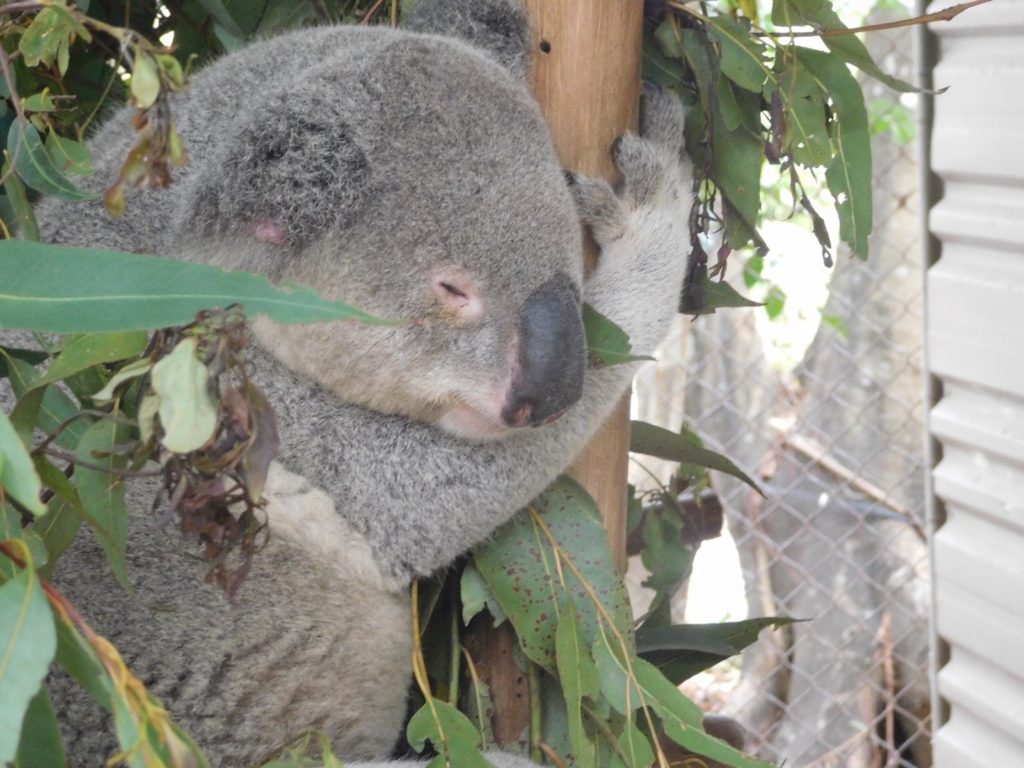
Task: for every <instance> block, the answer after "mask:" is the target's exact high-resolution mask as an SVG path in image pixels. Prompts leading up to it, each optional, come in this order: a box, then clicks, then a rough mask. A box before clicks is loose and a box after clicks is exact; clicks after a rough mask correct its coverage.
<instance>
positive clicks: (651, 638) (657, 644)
mask: <svg viewBox="0 0 1024 768" xmlns="http://www.w3.org/2000/svg"><path fill="white" fill-rule="evenodd" d="M793 621H795V620H794V619H789V618H784V617H767V618H757V619H747V620H744V621H731V622H721V623H718V624H681V625H675V626H670V627H665V626H662V627H648V626H646V625H645V626H643V627H641V628H640V629H639V630H637V636H636V647H637V654H638V655H639V656H641V657H642V658H644V659H646V660H647V661H649V662H651V663H652V664H654V665H655V666H656V667H657V668H658V669H660V670H661V672H662V674H664V675H665V676H666V677H667V678H668V679H669V680H671V681H672V682H673V683H676V684H677V685H678V684H679V683H681V682H683V681H684V680H687V679H689V678H691V677H693V676H694V675H696V674H697V673H698V672H702V671H704V670H705V669H708V668H709V667H713V666H714V665H715V664H718V663H719V662H720V661H724V660H725V659H728V658H730V657H732V656H735V655H736V654H738V653H740V652H741V651H743V650H744V649H745V648H746V647H747V646H749V645H751V644H752V643H754V642H755V641H756V640H757V637H758V635H759V634H760V632H761V630H763V629H765V628H766V627H782V626H785V625H787V624H790V623H792V622H793Z"/></svg>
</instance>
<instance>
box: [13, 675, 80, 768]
mask: <svg viewBox="0 0 1024 768" xmlns="http://www.w3.org/2000/svg"><path fill="white" fill-rule="evenodd" d="M67 764H68V758H67V755H66V754H65V752H64V741H63V739H62V738H61V735H60V727H59V726H58V725H57V715H56V713H55V712H54V711H53V704H52V703H51V702H50V695H49V694H48V693H47V692H46V688H45V687H40V689H39V692H38V693H36V695H35V696H34V697H33V698H32V701H31V702H30V703H29V705H28V710H27V711H26V713H25V724H24V725H23V726H22V728H21V743H20V744H19V746H18V754H17V757H15V758H14V768H54V766H62V765H67Z"/></svg>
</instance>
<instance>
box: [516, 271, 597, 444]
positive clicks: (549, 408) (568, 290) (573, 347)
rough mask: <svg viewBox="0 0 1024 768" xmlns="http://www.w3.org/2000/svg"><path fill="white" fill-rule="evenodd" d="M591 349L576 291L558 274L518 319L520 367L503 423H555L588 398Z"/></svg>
mask: <svg viewBox="0 0 1024 768" xmlns="http://www.w3.org/2000/svg"><path fill="white" fill-rule="evenodd" d="M586 366H587V344H586V337H585V335H584V332H583V318H582V316H581V314H580V300H579V294H578V292H577V289H576V286H575V285H574V284H573V282H572V280H571V279H570V278H569V276H568V275H565V274H561V273H559V274H558V275H556V276H555V277H553V278H551V279H550V280H548V281H547V282H546V283H544V284H543V285H542V286H541V287H540V288H538V289H537V290H536V291H534V292H533V293H532V294H531V295H530V297H529V298H528V299H527V300H526V302H525V303H524V304H523V308H522V311H521V313H520V316H519V366H518V368H517V370H516V371H515V372H514V374H513V377H512V386H511V388H510V390H509V393H508V397H507V398H506V400H505V406H504V408H503V409H502V414H501V415H502V418H503V419H504V421H505V423H506V424H508V425H509V426H510V427H525V426H528V425H529V426H539V425H541V424H547V423H549V422H551V421H554V420H555V419H557V418H558V417H559V416H561V415H562V414H563V413H565V411H567V410H568V409H569V408H570V407H571V406H572V405H573V404H574V403H575V402H576V401H577V400H579V399H580V396H581V395H582V394H583V372H584V370H585V368H586Z"/></svg>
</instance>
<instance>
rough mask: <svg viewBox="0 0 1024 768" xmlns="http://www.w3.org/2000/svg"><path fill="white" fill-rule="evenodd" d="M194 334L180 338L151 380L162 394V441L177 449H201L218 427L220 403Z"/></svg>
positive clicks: (181, 450) (154, 389) (154, 370)
mask: <svg viewBox="0 0 1024 768" xmlns="http://www.w3.org/2000/svg"><path fill="white" fill-rule="evenodd" d="M196 345H197V341H196V338H195V337H194V336H190V337H189V338H187V339H183V340H182V341H180V342H178V345H177V346H176V347H175V348H174V351H172V352H171V354H169V355H168V356H167V357H165V358H163V359H162V360H160V361H159V362H158V363H157V364H156V365H154V366H153V375H152V377H151V382H152V385H153V391H154V392H155V393H156V394H157V396H158V397H159V398H160V407H159V414H160V424H161V426H163V428H164V436H163V439H162V441H161V442H162V443H163V445H164V447H165V448H167V450H169V451H173V452H174V453H189V452H190V451H195V450H197V449H198V448H199V447H200V446H202V445H203V444H204V443H205V442H206V441H207V440H209V439H210V438H211V437H213V433H214V431H215V430H216V429H217V403H216V402H214V400H213V398H212V397H211V396H210V391H209V386H208V382H209V378H210V376H209V372H208V371H207V370H206V366H205V365H203V363H202V362H201V361H200V360H199V357H198V356H197V352H196Z"/></svg>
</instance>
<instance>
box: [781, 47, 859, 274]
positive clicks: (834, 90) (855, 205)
mask: <svg viewBox="0 0 1024 768" xmlns="http://www.w3.org/2000/svg"><path fill="white" fill-rule="evenodd" d="M797 59H798V60H799V62H800V63H801V64H802V65H803V66H804V67H806V68H807V70H808V72H809V73H810V75H811V76H812V77H814V78H815V79H816V80H817V81H818V84H819V85H820V87H821V88H822V89H824V90H825V91H827V92H828V93H829V95H830V96H831V98H832V110H833V112H834V113H835V120H834V121H833V123H832V146H833V152H834V157H833V158H832V162H831V163H830V164H829V166H828V170H827V171H826V172H825V180H826V181H827V182H828V188H829V191H830V192H831V193H832V195H833V197H835V200H836V212H837V213H838V214H839V236H840V237H841V238H842V239H843V241H845V242H846V243H848V244H849V246H850V247H851V248H852V249H853V252H854V253H855V254H857V256H859V257H860V258H862V259H866V258H867V257H868V235H869V234H870V233H871V225H872V223H871V216H872V198H871V137H870V135H869V132H868V115H867V110H866V109H865V108H864V94H863V93H862V92H861V89H860V84H859V83H858V82H857V79H856V78H855V77H854V76H853V75H852V74H851V73H850V70H849V69H847V67H846V65H845V64H843V63H842V62H841V61H838V60H837V59H836V58H835V57H834V56H830V55H828V54H827V53H822V52H821V51H812V50H810V49H809V48H799V49H797Z"/></svg>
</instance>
